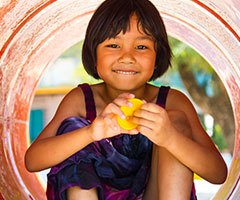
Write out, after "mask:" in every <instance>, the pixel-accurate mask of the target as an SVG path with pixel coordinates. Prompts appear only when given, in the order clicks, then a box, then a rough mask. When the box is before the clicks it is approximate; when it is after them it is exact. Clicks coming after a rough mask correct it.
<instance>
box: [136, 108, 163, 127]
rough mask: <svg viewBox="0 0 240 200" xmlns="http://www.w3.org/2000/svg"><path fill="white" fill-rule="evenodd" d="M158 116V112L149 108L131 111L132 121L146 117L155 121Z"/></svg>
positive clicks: (138, 121) (137, 121) (138, 120)
mask: <svg viewBox="0 0 240 200" xmlns="http://www.w3.org/2000/svg"><path fill="white" fill-rule="evenodd" d="M157 118H159V113H153V112H151V111H149V110H143V109H139V110H136V111H135V112H134V113H133V117H132V120H134V121H133V122H134V123H137V124H138V123H140V121H141V119H146V120H149V121H156V119H157Z"/></svg>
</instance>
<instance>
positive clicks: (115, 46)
mask: <svg viewBox="0 0 240 200" xmlns="http://www.w3.org/2000/svg"><path fill="white" fill-rule="evenodd" d="M106 47H109V48H113V49H116V48H119V47H120V46H119V45H117V44H108V45H106Z"/></svg>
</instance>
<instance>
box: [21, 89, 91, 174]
mask: <svg viewBox="0 0 240 200" xmlns="http://www.w3.org/2000/svg"><path fill="white" fill-rule="evenodd" d="M83 99H84V98H83V94H82V92H81V89H79V88H75V89H73V90H72V91H71V92H70V93H69V94H67V95H66V96H65V97H64V99H63V100H62V102H61V103H60V105H59V107H58V109H57V111H56V114H55V116H54V117H53V119H52V120H51V122H50V123H49V124H48V125H47V126H46V127H45V128H44V130H43V131H42V132H41V133H40V135H39V136H38V137H37V139H36V140H35V141H34V142H33V143H32V144H31V146H30V147H29V149H28V150H27V152H26V154H25V165H26V168H27V169H28V170H29V171H32V172H33V171H40V170H43V169H46V168H49V167H52V166H54V165H56V164H58V163H60V162H61V161H63V160H65V159H66V158H67V157H69V156H71V155H72V154H73V153H75V152H77V151H78V150H80V149H82V148H83V147H85V146H86V145H88V144H89V143H91V142H92V139H91V137H89V134H88V127H84V128H82V129H79V130H75V131H72V132H70V133H69V134H63V135H60V136H57V137H55V135H56V132H57V129H58V127H59V126H60V124H61V122H62V121H63V120H64V119H66V118H67V117H70V116H84V115H85V109H83V108H85V104H84V101H83ZM79 108H80V109H83V110H82V111H79V110H80V109H79ZM80 112H81V113H80Z"/></svg>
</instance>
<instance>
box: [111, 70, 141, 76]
mask: <svg viewBox="0 0 240 200" xmlns="http://www.w3.org/2000/svg"><path fill="white" fill-rule="evenodd" d="M113 72H115V73H117V74H122V75H135V74H137V72H136V71H122V70H113Z"/></svg>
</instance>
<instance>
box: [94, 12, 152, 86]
mask: <svg viewBox="0 0 240 200" xmlns="http://www.w3.org/2000/svg"><path fill="white" fill-rule="evenodd" d="M137 22H138V20H137V17H136V16H135V15H133V16H132V17H131V19H130V30H129V31H127V32H126V33H125V34H123V33H122V32H121V33H119V34H118V35H117V36H116V37H115V38H110V39H107V40H105V41H104V42H102V43H100V44H99V45H98V47H97V71H98V74H99V76H100V78H101V79H103V80H104V81H105V82H106V83H107V84H110V85H111V86H114V87H115V88H118V89H119V90H133V89H136V88H137V87H139V86H142V85H144V84H145V83H146V82H147V81H148V80H149V79H150V78H151V77H152V74H153V72H154V66H155V59H156V52H155V43H154V40H153V39H152V37H151V36H149V35H146V34H145V33H144V31H143V30H142V29H141V27H138V26H137V25H138V24H137ZM138 29H139V30H140V31H139V30H138Z"/></svg>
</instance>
